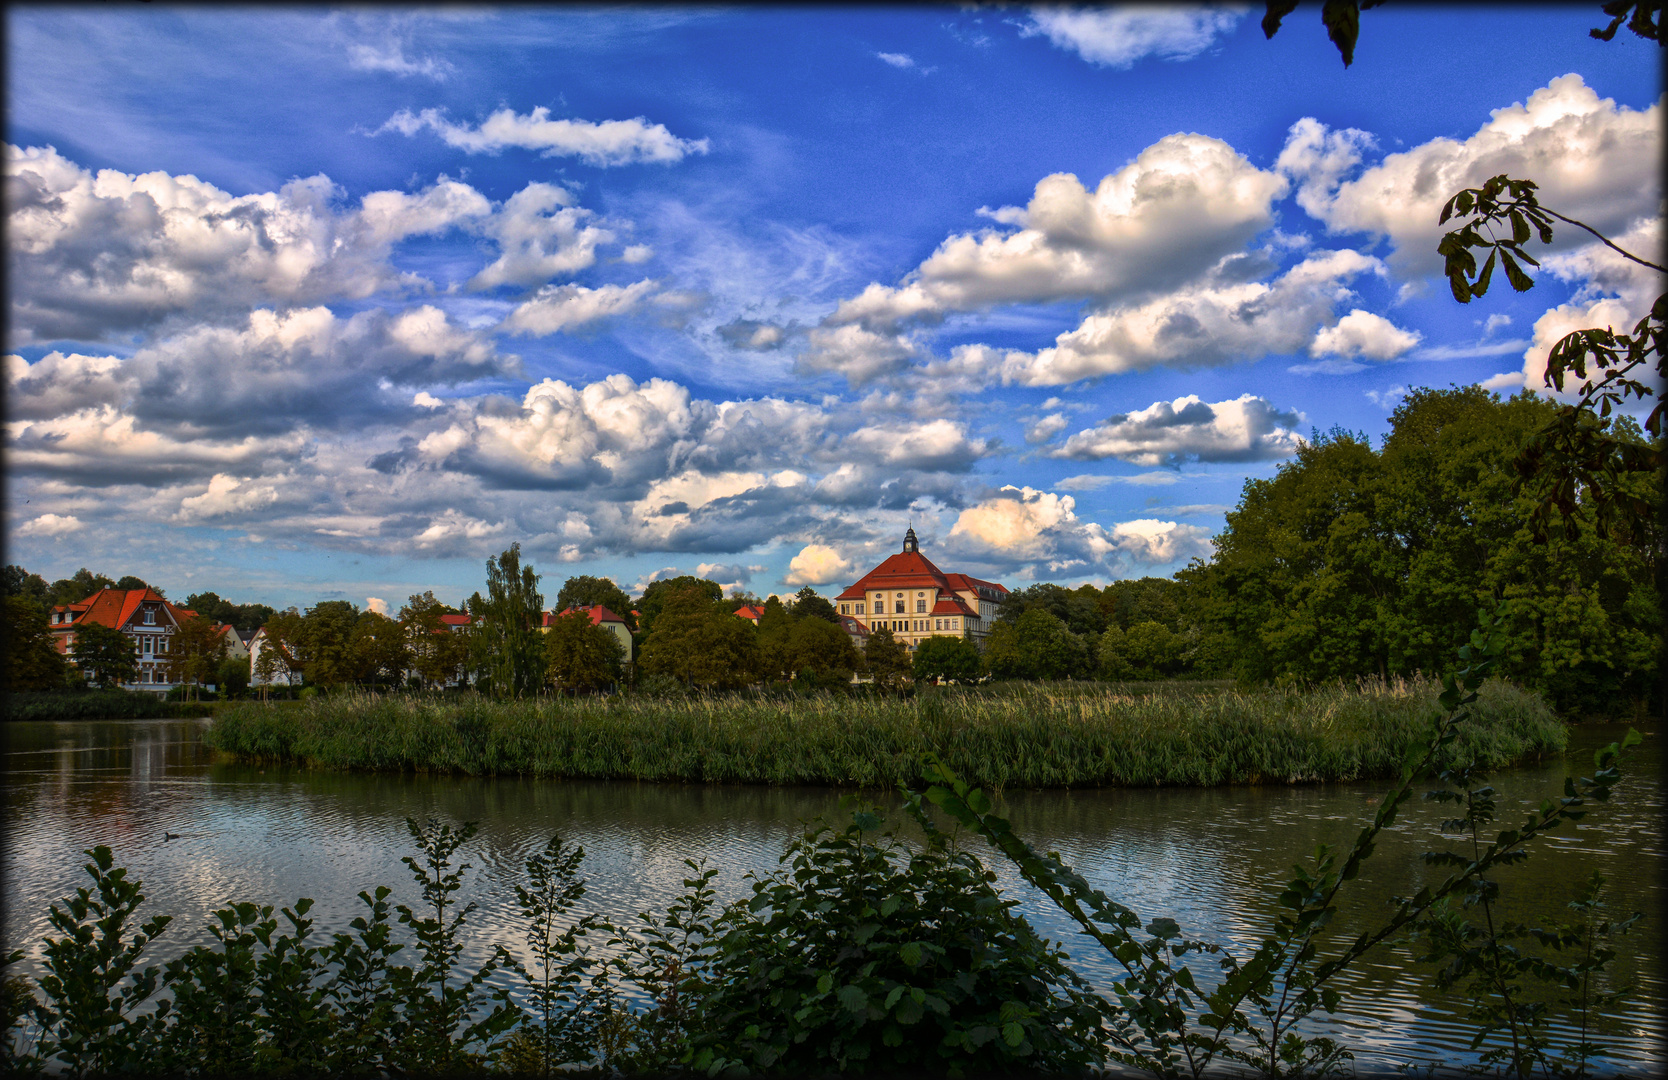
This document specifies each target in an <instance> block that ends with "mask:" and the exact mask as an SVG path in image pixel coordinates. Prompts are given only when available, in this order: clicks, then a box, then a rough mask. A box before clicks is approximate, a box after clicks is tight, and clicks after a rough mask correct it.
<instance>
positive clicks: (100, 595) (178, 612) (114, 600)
mask: <svg viewBox="0 0 1668 1080" xmlns="http://www.w3.org/2000/svg"><path fill="white" fill-rule="evenodd" d="M145 603H157V604H161V605H162V606H163V608H165V609H166V610H167V611H168V613H169V615H170V617H172V618H173V620H174V622H175V623H181V622H184V621H185V620H186V619H195V618H196V617H197V613H196V612H195V611H191V610H190V609H188V608H182V607H178V606H176V605H174V604H171V603H169V602H168V601H167V600H166V599H164V598H163V597H162V596H160V595H159V594H158V593H157V592H156V590H155V589H100V590H99V591H98V592H96V593H94V594H93V595H91V596H89V597H87V598H86V599H85V600H82V601H81V602H80V603H77V604H61V605H59V606H57V607H55V608H53V609H52V610H53V611H56V612H63V613H66V614H69V615H71V616H73V618H72V620H71V621H70V622H68V623H57V624H54V625H53V626H52V627H51V629H53V630H56V631H60V632H67V631H69V630H71V629H73V628H74V627H76V626H83V625H86V624H87V623H89V622H95V623H98V624H99V625H100V626H108V627H109V628H110V629H112V630H120V629H122V628H123V627H124V626H126V625H127V624H128V621H129V620H130V619H132V618H133V616H134V615H135V614H136V613H137V612H138V611H139V607H140V605H141V604H145Z"/></svg>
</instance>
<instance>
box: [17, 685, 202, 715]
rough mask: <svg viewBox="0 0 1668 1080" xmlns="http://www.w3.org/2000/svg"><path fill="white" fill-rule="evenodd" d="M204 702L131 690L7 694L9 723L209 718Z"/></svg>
mask: <svg viewBox="0 0 1668 1080" xmlns="http://www.w3.org/2000/svg"><path fill="white" fill-rule="evenodd" d="M212 711H213V710H211V709H210V708H209V706H207V705H205V704H203V703H201V702H191V701H163V700H162V699H161V698H160V697H158V696H156V695H155V694H141V693H136V692H134V691H131V690H88V691H85V692H79V691H77V692H71V693H32V694H8V695H7V696H6V699H5V718H6V719H7V720H177V719H185V718H191V717H199V716H208V715H210V714H211V713H212Z"/></svg>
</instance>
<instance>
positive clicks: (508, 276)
mask: <svg viewBox="0 0 1668 1080" xmlns="http://www.w3.org/2000/svg"><path fill="white" fill-rule="evenodd" d="M593 216H595V215H593V214H592V212H591V211H589V210H586V209H585V208H584V207H581V206H576V205H575V204H574V197H573V193H572V192H570V191H568V190H567V189H566V188H563V187H558V186H556V185H555V184H543V183H532V184H528V185H527V186H526V187H524V188H522V189H521V190H520V191H518V192H516V193H515V194H514V195H512V196H510V197H509V199H507V200H506V201H505V203H504V208H503V210H502V211H501V212H500V213H498V214H497V215H495V216H494V217H493V218H492V220H491V221H490V222H488V223H487V224H486V225H484V226H483V231H485V232H486V233H487V235H489V236H491V237H492V238H493V239H495V240H497V241H498V247H499V251H500V254H499V256H498V259H497V260H496V261H494V262H493V263H491V264H490V265H488V266H487V267H486V268H485V269H483V270H482V271H481V272H480V273H478V274H476V275H475V277H474V278H473V279H471V280H470V282H469V286H470V288H473V289H491V288H495V287H497V286H499V285H523V286H531V285H542V284H544V283H545V282H547V281H549V280H550V279H551V278H554V277H559V276H565V275H569V274H573V273H575V272H577V271H579V270H583V269H585V268H586V267H588V266H591V265H593V264H594V263H595V262H596V261H597V255H596V249H597V245H598V244H605V243H608V242H609V241H611V240H613V239H614V234H613V233H612V232H610V231H609V230H607V229H604V228H602V227H600V226H598V225H594V224H588V222H589V221H590V219H591V218H592V217H593Z"/></svg>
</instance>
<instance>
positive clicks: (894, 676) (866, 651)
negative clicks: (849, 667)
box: [863, 627, 910, 686]
mask: <svg viewBox="0 0 1668 1080" xmlns="http://www.w3.org/2000/svg"><path fill="white" fill-rule="evenodd" d="M863 670H864V671H867V672H868V673H869V674H870V675H871V676H873V678H874V680H875V685H876V686H896V685H898V684H899V683H900V682H902V681H903V679H904V677H905V676H907V675H908V674H909V670H910V664H909V650H908V649H906V648H905V647H904V644H903V642H901V641H899V640H898V639H897V638H896V637H894V636H893V635H892V631H891V630H890V629H889V628H886V627H882V628H881V629H879V630H871V631H870V632H869V642H868V644H867V645H865V646H863Z"/></svg>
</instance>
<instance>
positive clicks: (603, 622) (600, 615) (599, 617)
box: [540, 604, 633, 664]
mask: <svg viewBox="0 0 1668 1080" xmlns="http://www.w3.org/2000/svg"><path fill="white" fill-rule="evenodd" d="M575 611H582V612H584V613H585V614H586V615H589V616H590V617H591V625H592V626H600V627H602V628H603V629H604V630H607V631H608V632H609V633H611V634H613V635H614V636H615V637H616V638H618V639H619V642H620V645H621V647H622V648H624V649H625V659H626V663H628V664H629V663H631V662H632V659H633V657H632V655H631V628H630V627H629V626H627V625H626V621H625V620H624V619H622V618H620V617H619V616H618V615H616V614H614V613H613V612H612V611H610V610H608V609H607V608H606V607H603V606H602V605H601V604H593V605H591V606H590V607H582V608H568V609H567V610H566V611H563V612H561V613H560V614H556V615H552V614H551V613H550V612H548V611H547V612H545V613H544V625H543V626H541V627H540V629H541V630H546V631H548V630H549V629H550V623H551V621H552V620H554V619H559V618H561V617H562V616H563V615H569V614H572V613H573V612H575Z"/></svg>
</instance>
